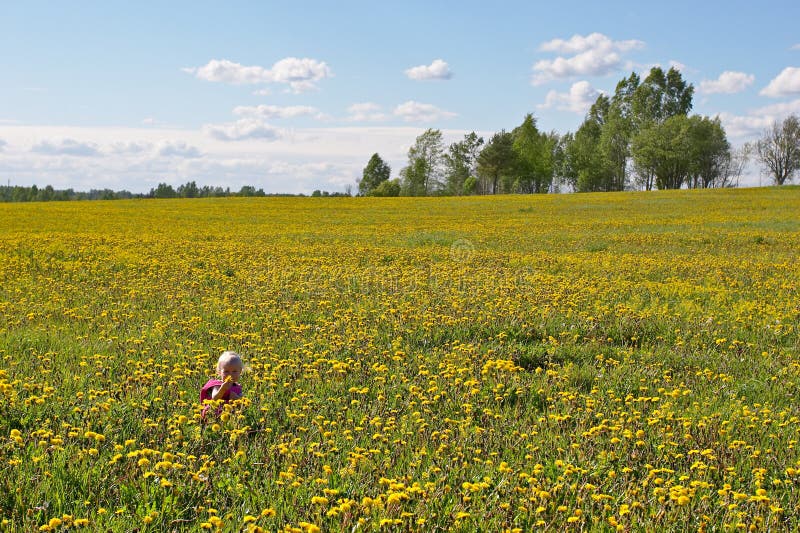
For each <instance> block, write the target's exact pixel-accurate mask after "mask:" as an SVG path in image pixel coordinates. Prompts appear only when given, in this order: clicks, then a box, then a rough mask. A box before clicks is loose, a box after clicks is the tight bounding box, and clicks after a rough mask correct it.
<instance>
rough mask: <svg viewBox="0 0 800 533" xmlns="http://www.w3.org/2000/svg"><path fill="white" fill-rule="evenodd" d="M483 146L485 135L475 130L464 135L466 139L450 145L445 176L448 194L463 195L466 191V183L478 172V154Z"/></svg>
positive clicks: (446, 158)
mask: <svg viewBox="0 0 800 533" xmlns="http://www.w3.org/2000/svg"><path fill="white" fill-rule="evenodd" d="M481 146H483V137H478V135H477V134H475V132H474V131H473V132H472V133H468V134H466V135H464V139H463V140H461V141H459V142H454V143H452V144H451V145H450V147H449V148H448V150H447V153H446V154H444V156H443V159H444V168H445V170H444V178H445V191H446V192H447V194H453V195H461V194H467V193H466V192H465V188H464V184H465V183H466V182H467V180H468V179H469V178H470V177H472V176H475V174H477V166H478V155H479V154H480V149H481Z"/></svg>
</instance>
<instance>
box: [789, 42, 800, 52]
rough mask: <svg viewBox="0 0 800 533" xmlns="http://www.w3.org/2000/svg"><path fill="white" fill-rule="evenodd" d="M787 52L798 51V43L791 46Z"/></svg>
mask: <svg viewBox="0 0 800 533" xmlns="http://www.w3.org/2000/svg"><path fill="white" fill-rule="evenodd" d="M789 50H800V43H797V44H796V45H794V46H792V47H791V48H790V49H789Z"/></svg>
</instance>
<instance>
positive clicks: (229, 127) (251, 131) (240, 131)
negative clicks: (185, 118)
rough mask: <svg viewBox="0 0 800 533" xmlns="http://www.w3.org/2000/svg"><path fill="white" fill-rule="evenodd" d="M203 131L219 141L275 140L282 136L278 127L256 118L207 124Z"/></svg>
mask: <svg viewBox="0 0 800 533" xmlns="http://www.w3.org/2000/svg"><path fill="white" fill-rule="evenodd" d="M203 131H204V132H205V133H206V134H207V135H210V136H211V137H213V138H214V139H217V140H219V141H245V140H252V139H258V140H263V141H274V140H276V139H278V138H280V136H281V135H280V132H279V131H278V129H277V128H275V127H273V126H270V125H269V124H267V123H266V122H264V121H263V120H259V119H255V118H243V119H240V120H237V121H236V122H233V123H228V124H207V125H205V126H203Z"/></svg>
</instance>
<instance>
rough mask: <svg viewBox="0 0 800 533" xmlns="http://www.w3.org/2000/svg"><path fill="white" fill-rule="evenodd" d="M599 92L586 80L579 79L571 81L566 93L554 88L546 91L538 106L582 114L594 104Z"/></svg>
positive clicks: (600, 92)
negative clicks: (541, 102)
mask: <svg viewBox="0 0 800 533" xmlns="http://www.w3.org/2000/svg"><path fill="white" fill-rule="evenodd" d="M600 94H602V91H598V90H597V89H595V88H594V87H592V86H591V84H589V82H588V81H579V82H576V83H573V84H572V87H570V89H569V92H567V93H559V92H557V91H555V90H552V91H550V92H548V93H547V96H546V97H545V100H544V103H543V104H540V105H539V106H538V107H539V108H540V109H550V108H552V107H555V108H556V109H558V110H561V111H571V112H573V113H578V114H581V115H582V114H584V113H586V111H587V110H588V109H589V108H590V107H591V106H592V104H594V102H595V101H596V100H597V97H598V96H600Z"/></svg>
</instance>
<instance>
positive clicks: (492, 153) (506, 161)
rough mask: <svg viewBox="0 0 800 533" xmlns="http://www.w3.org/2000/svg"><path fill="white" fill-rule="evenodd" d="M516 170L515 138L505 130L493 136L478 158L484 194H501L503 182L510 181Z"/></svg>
mask: <svg viewBox="0 0 800 533" xmlns="http://www.w3.org/2000/svg"><path fill="white" fill-rule="evenodd" d="M515 169H516V154H515V152H514V138H513V136H512V135H511V134H510V133H508V132H507V131H505V130H502V131H500V132H498V133H495V134H494V135H492V138H491V139H490V140H489V142H488V143H487V144H486V146H485V147H484V148H483V150H481V153H480V155H479V156H478V175H479V176H480V177H481V178H482V181H483V187H482V191H481V192H482V193H484V194H487V193H488V194H498V193H499V192H501V189H500V185H501V180H503V181H506V182H507V181H508V178H510V177H512V176H513V172H514V170H515Z"/></svg>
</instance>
